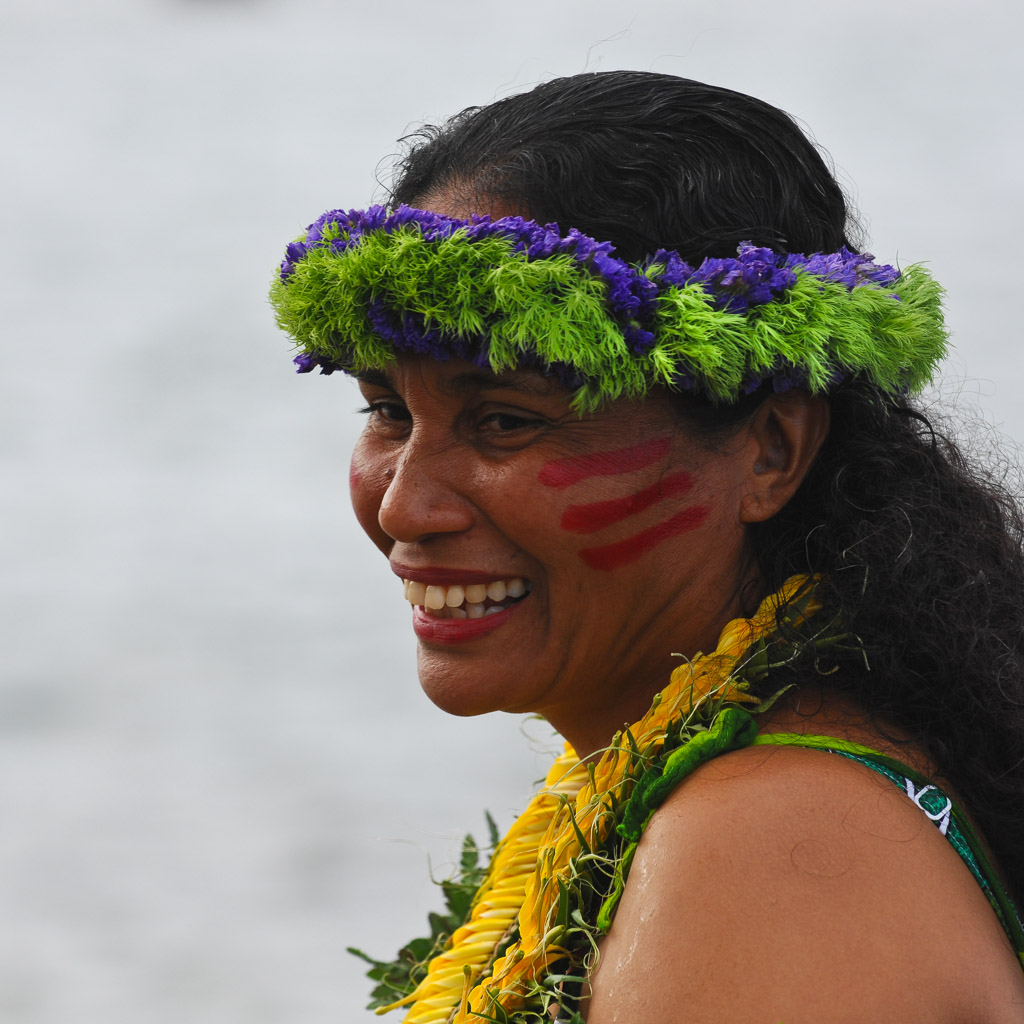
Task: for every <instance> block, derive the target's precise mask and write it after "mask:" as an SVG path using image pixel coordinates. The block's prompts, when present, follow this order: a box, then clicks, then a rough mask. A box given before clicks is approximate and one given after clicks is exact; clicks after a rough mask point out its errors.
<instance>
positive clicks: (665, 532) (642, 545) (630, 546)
mask: <svg viewBox="0 0 1024 1024" xmlns="http://www.w3.org/2000/svg"><path fill="white" fill-rule="evenodd" d="M709 511H710V509H708V508H707V506H705V505H693V506H691V507H690V508H684V509H683V511H682V512H678V513H677V514H676V515H674V516H672V517H671V518H670V519H666V520H665V521H664V522H663V523H658V525H657V526H652V527H651V528H650V529H649V530H643V531H641V532H640V533H638V534H637V535H636V536H635V537H630V538H628V539H627V540H622V541H619V542H618V543H617V544H605V545H603V546H602V547H599V548H584V549H583V550H582V551H581V552H580V558H582V559H583V561H584V562H586V563H587V565H589V566H590V568H591V569H604V570H611V569H619V568H621V567H622V566H624V565H629V563H630V562H635V561H636V560H637V559H638V558H639V557H640V556H641V555H644V554H646V553H647V552H648V551H650V550H651V548H656V547H657V546H658V545H659V544H660V543H661V542H662V541H666V540H668V539H669V538H670V537H676V536H678V535H679V534H680V533H686V532H687V531H688V530H694V529H696V528H697V527H698V526H700V524H701V523H703V522H704V520H705V519H706V518H707V515H708V512H709Z"/></svg>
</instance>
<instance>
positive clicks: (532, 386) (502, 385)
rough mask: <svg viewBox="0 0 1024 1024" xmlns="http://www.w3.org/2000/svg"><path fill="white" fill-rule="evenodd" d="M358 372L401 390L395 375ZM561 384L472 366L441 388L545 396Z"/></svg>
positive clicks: (370, 380)
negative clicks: (480, 369)
mask: <svg viewBox="0 0 1024 1024" xmlns="http://www.w3.org/2000/svg"><path fill="white" fill-rule="evenodd" d="M354 376H355V378H356V379H357V380H359V381H361V382H362V383H364V384H369V385H370V386H371V387H379V388H385V389H386V390H388V391H397V388H396V387H395V383H394V381H393V380H392V379H391V377H390V376H389V375H388V374H387V373H384V372H383V371H381V370H364V371H362V372H361V373H357V374H355V375H354ZM560 387H561V386H560V385H559V384H558V383H557V382H556V381H555V380H553V379H552V378H550V377H544V376H541V375H540V374H538V373H530V372H518V373H517V372H512V373H506V374H502V375H501V376H498V375H496V374H493V373H487V372H484V371H479V372H475V371H471V370H470V371H467V372H465V373H457V374H455V376H453V377H451V378H450V379H448V380H445V381H443V382H442V383H441V386H440V390H441V392H442V393H443V394H446V395H451V396H452V397H455V398H462V397H464V396H465V395H470V394H473V393H474V392H477V391H516V392H519V393H520V394H527V395H535V396H538V397H543V396H546V395H550V394H552V393H553V392H554V391H556V390H559V389H560Z"/></svg>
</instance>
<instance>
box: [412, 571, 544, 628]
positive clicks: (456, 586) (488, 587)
mask: <svg viewBox="0 0 1024 1024" xmlns="http://www.w3.org/2000/svg"><path fill="white" fill-rule="evenodd" d="M402 582H403V584H404V587H405V599H406V600H407V601H408V602H409V603H410V604H411V605H413V606H414V607H416V608H420V609H422V610H423V612H424V614H425V615H428V616H430V617H432V618H437V619H482V618H484V617H485V616H488V615H497V614H498V613H499V612H503V611H506V610H507V609H508V608H510V607H511V606H512V605H514V604H516V603H518V602H519V601H521V600H522V599H523V598H524V597H526V596H527V594H529V592H530V584H529V582H528V581H527V580H524V579H523V578H522V577H521V576H515V577H513V578H512V579H508V580H492V581H491V582H489V583H452V584H447V585H446V584H443V583H423V582H420V581H418V580H410V579H403V580H402Z"/></svg>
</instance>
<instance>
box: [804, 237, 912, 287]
mask: <svg viewBox="0 0 1024 1024" xmlns="http://www.w3.org/2000/svg"><path fill="white" fill-rule="evenodd" d="M874 259H875V258H874V256H872V255H871V253H869V252H864V253H857V252H851V251H850V250H849V249H847V248H846V246H845V245H844V246H843V247H842V248H841V249H840V250H839V252H816V253H812V254H811V255H810V256H804V255H803V254H802V253H791V254H790V255H789V256H787V257H786V263H785V265H786V266H787V267H789V268H791V269H797V268H799V269H801V270H803V271H804V272H805V273H806V274H810V275H811V276H813V277H819V278H821V279H822V280H823V281H835V282H837V283H838V284H842V285H845V286H846V287H847V288H849V289H851V290H852V289H853V288H856V287H858V286H859V285H864V284H876V285H880V286H881V287H883V288H888V287H891V286H892V285H893V284H894V283H895V281H896V279H897V278H898V277H899V276H900V275H899V271H898V270H896V269H895V268H894V267H890V266H887V265H882V266H877V265H876V264H875V262H874Z"/></svg>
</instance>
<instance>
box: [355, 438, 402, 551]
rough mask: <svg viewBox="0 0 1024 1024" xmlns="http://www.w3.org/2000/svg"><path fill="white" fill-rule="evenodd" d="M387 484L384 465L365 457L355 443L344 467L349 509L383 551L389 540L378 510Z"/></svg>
mask: <svg viewBox="0 0 1024 1024" xmlns="http://www.w3.org/2000/svg"><path fill="white" fill-rule="evenodd" d="M387 488H388V478H387V471H386V468H385V467H384V465H383V464H382V463H381V462H379V460H375V459H372V458H369V457H367V455H366V453H365V451H364V450H363V448H362V445H361V444H357V445H356V447H355V450H354V451H353V452H352V461H351V462H350V463H349V467H348V489H349V496H350V497H351V499H352V510H353V511H354V512H355V514H356V519H358V520H359V525H360V526H361V527H362V528H363V530H364V531H365V532H366V535H367V536H368V537H369V538H370V540H372V541H373V542H374V544H376V545H377V547H379V548H380V549H381V550H382V551H383V552H384V553H385V554H386V553H387V551H388V550H389V549H390V546H391V543H392V542H391V538H390V537H389V536H388V535H387V534H386V533H385V532H384V531H383V530H382V529H381V525H380V520H379V518H378V514H379V512H380V506H381V502H382V501H383V500H384V494H385V492H386V491H387Z"/></svg>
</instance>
